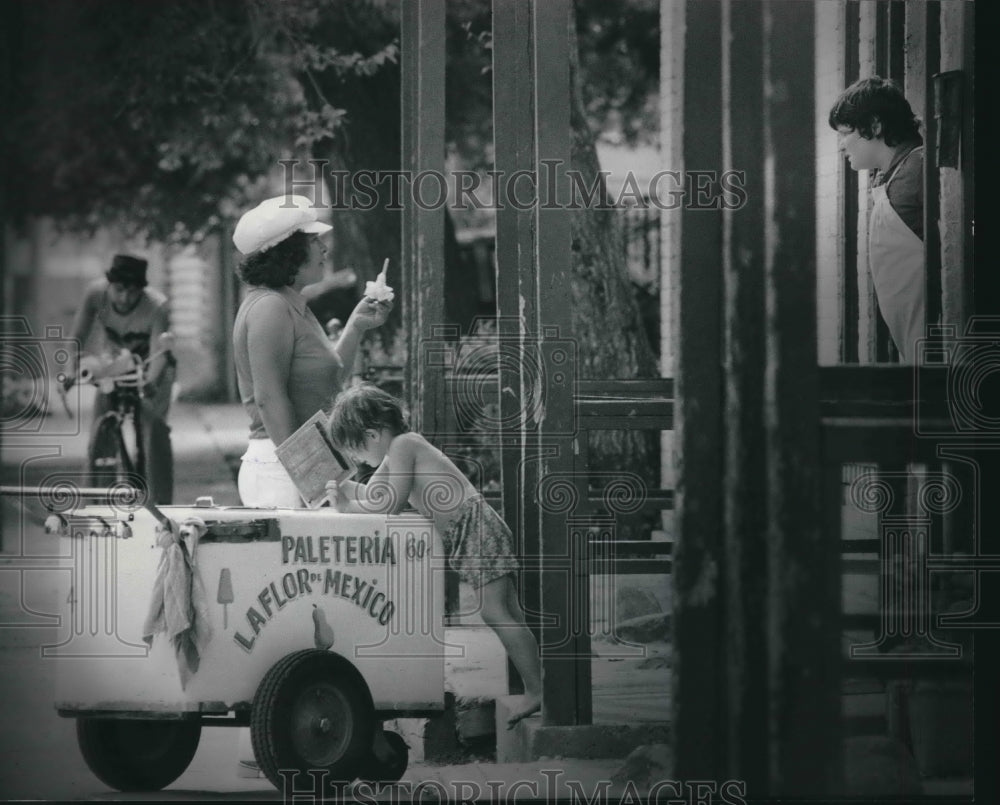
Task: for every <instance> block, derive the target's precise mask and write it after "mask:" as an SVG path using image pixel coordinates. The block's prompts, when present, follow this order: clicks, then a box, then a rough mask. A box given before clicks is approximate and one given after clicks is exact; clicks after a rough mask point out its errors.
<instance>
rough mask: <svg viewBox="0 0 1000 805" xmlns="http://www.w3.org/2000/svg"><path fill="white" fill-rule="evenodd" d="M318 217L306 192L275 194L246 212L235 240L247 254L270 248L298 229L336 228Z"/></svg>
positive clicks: (235, 233) (312, 231)
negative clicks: (295, 194) (290, 194)
mask: <svg viewBox="0 0 1000 805" xmlns="http://www.w3.org/2000/svg"><path fill="white" fill-rule="evenodd" d="M316 217H317V216H316V210H315V209H313V206H312V202H310V201H309V199H307V198H306V197H305V196H275V197H274V198H269V199H267V200H265V201H262V202H261V203H260V204H258V205H257V206H256V207H254V208H253V209H252V210H248V211H247V212H245V213H243V217H242V218H240V220H239V223H237V224H236V230H235V231H234V232H233V243H234V244H236V248H237V249H239V250H240V253H241V254H244V255H247V254H253V253H254V252H262V251H264V250H265V249H270V248H271V247H272V246H275V245H277V244H278V243H281V241H283V240H284V239H285V238H287V237H288V236H289V235H291V234H293V233H295V232H309V233H311V234H314V235H320V234H322V233H323V232H329V231H330V230H331V229H333V227H332V226H330V225H329V224H324V223H321V222H320V221H318V220H316Z"/></svg>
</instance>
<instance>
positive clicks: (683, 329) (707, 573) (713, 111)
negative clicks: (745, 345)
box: [672, 0, 726, 780]
mask: <svg viewBox="0 0 1000 805" xmlns="http://www.w3.org/2000/svg"><path fill="white" fill-rule="evenodd" d="M720 9H721V6H720V4H717V3H704V2H701V0H689V2H688V3H687V7H686V10H685V15H686V20H687V25H686V28H687V33H686V39H685V45H684V133H683V138H684V165H685V168H686V169H697V170H711V169H712V168H715V167H717V166H719V165H720V164H721V161H722V160H721V157H722V140H721V131H722V120H721V115H720V110H721V108H722V99H721V86H722V77H721V69H720V63H721V62H720V59H721V52H720V51H721V11H720ZM687 201H690V199H687ZM721 249H722V216H721V213H719V212H716V211H714V210H691V209H687V208H685V210H684V212H683V215H682V219H681V259H680V260H679V261H678V262H677V263H676V265H675V274H674V280H673V282H672V286H673V288H674V293H675V294H676V296H675V305H676V307H675V314H676V317H675V327H676V330H675V332H676V337H675V339H674V347H675V350H676V351H675V361H674V365H675V370H676V377H675V392H676V396H677V402H676V407H675V414H676V418H675V422H674V439H675V445H676V447H677V453H678V456H679V464H678V467H679V472H678V475H677V486H676V489H675V507H674V524H675V529H676V545H675V547H674V554H673V559H674V565H673V587H674V591H673V595H674V602H673V604H674V606H673V619H674V640H675V641H676V645H677V654H676V658H675V665H674V676H673V736H674V739H673V751H674V763H675V768H674V779H677V780H712V779H718V777H719V775H720V774H722V773H724V772H723V771H722V770H723V768H724V767H725V751H726V750H725V747H726V740H725V731H724V724H723V721H722V718H723V708H722V702H721V701H720V692H721V691H722V679H723V678H724V672H723V667H722V661H723V653H722V645H721V641H722V625H723V621H722V604H721V594H720V592H721V587H722V585H723V583H724V578H723V577H722V565H721V561H722V557H721V551H722V516H721V510H720V506H719V503H720V501H721V500H722V485H721V480H722V455H723V435H722V408H721V402H722V371H721V368H720V361H721V358H722V308H721V304H722V273H721V271H720V270H719V269H718V266H719V263H720V254H721Z"/></svg>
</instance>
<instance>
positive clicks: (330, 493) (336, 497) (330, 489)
mask: <svg viewBox="0 0 1000 805" xmlns="http://www.w3.org/2000/svg"><path fill="white" fill-rule="evenodd" d="M325 499H326V501H327V502H328V503H329V505H330V508H331V509H333V510H334V511H337V512H341V513H343V512H346V511H347V496H346V495H345V494H344V487H343V486H342V485H341V484H340V482H339V481H327V482H326V498H325Z"/></svg>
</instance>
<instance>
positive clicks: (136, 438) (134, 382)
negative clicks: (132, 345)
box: [59, 333, 173, 489]
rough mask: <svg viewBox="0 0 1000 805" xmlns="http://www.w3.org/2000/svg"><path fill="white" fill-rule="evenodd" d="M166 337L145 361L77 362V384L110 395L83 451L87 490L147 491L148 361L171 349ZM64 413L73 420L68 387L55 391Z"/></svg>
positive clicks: (121, 357) (124, 356) (124, 357)
mask: <svg viewBox="0 0 1000 805" xmlns="http://www.w3.org/2000/svg"><path fill="white" fill-rule="evenodd" d="M172 346H173V339H172V336H170V334H169V333H164V334H163V335H162V336H161V337H160V342H159V348H158V349H157V350H155V351H154V352H152V353H151V354H150V355H149V357H147V358H140V357H139V356H137V355H135V354H134V353H132V352H130V351H129V350H127V349H122V350H121V351H120V352H119V353H118V354H117V355H115V356H114V357H107V356H105V357H98V356H93V355H87V356H84V357H83V358H81V360H80V366H79V369H78V372H77V377H76V382H80V383H88V384H90V385H93V386H95V387H96V388H97V389H98V391H100V392H101V393H102V394H105V395H107V396H108V402H109V408H108V410H107V411H105V412H104V413H103V414H102V415H101V417H100V419H99V420H98V421H97V422H96V423H95V425H94V429H93V434H92V437H91V440H90V443H89V445H88V448H87V471H88V473H89V475H90V482H89V486H92V487H95V488H96V487H111V486H115V485H120V484H127V485H129V486H140V487H142V488H143V489H148V486H147V485H148V477H147V474H146V450H145V444H144V441H143V438H142V400H143V392H144V390H145V389H146V388H147V386H148V382H147V380H146V377H147V374H148V370H149V365H150V363H151V361H152V360H153V359H154V358H156V357H158V356H160V355H162V354H165V353H167V352H169V351H170V350H171V347H172ZM59 392H60V396H61V397H62V400H63V405H64V407H65V408H66V411H67V413H68V414H69V415H70V416H72V411H71V410H70V407H69V402H68V400H67V398H66V388H65V386H64V385H63V384H60V386H59Z"/></svg>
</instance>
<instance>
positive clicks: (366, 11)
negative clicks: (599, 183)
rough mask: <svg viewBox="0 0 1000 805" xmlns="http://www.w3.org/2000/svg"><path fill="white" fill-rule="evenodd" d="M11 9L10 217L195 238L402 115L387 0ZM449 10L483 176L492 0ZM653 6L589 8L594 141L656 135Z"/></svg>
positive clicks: (464, 152) (581, 25)
mask: <svg viewBox="0 0 1000 805" xmlns="http://www.w3.org/2000/svg"><path fill="white" fill-rule="evenodd" d="M11 9H13V11H11ZM56 9H57V10H58V13H53V12H54V11H55V10H56ZM5 12H6V18H7V20H8V22H9V23H10V24H9V25H8V26H6V27H7V32H6V38H7V44H8V46H9V47H8V49H9V50H10V52H11V55H10V57H9V61H10V64H12V65H15V69H14V74H13V75H12V76H11V81H10V82H9V86H8V89H7V94H8V96H9V97H10V98H11V100H12V102H11V103H10V104H9V105H10V107H11V108H10V110H9V114H8V118H7V121H6V122H7V125H6V126H5V127H4V133H3V135H2V136H3V140H4V143H3V144H4V147H5V151H6V153H7V155H8V159H9V168H10V170H9V173H10V178H9V180H8V183H7V186H6V192H7V194H8V195H7V198H6V199H5V202H6V203H5V206H6V207H7V208H8V209H9V210H10V212H11V214H12V215H13V216H14V219H15V223H16V222H18V221H21V222H23V221H24V220H26V219H27V218H29V217H31V216H34V215H48V216H52V217H54V218H56V219H57V220H58V221H59V222H61V223H62V224H63V225H64V226H66V227H68V228H73V229H83V230H94V229H96V228H98V227H100V226H103V225H108V224H117V225H119V226H121V227H123V228H124V229H125V230H126V231H128V232H130V233H144V234H146V235H147V236H150V237H152V238H156V239H161V240H168V241H169V240H171V239H176V238H183V239H190V238H192V237H194V238H197V237H199V236H200V235H202V234H204V233H205V232H207V231H210V230H211V229H213V228H214V227H215V226H216V225H217V224H218V223H219V221H220V220H221V217H222V216H224V215H227V214H230V215H231V214H232V213H233V212H234V211H237V210H239V209H242V208H245V207H246V206H247V204H248V202H249V201H251V200H256V198H258V197H259V196H260V195H261V193H262V188H261V185H262V183H264V182H265V181H266V177H267V175H268V173H269V172H271V171H273V170H274V169H275V166H276V164H277V161H278V160H279V159H282V158H288V157H306V158H308V157H309V156H312V155H313V154H314V153H315V154H316V155H318V156H322V155H323V154H322V151H323V150H324V149H325V148H328V147H329V143H330V142H331V141H332V140H334V139H335V138H337V137H350V127H351V117H352V115H353V116H354V117H358V116H360V115H361V114H363V113H365V112H366V109H367V112H368V113H369V114H370V113H371V112H372V111H373V110H372V107H375V106H379V105H382V106H383V107H384V108H382V109H381V110H380V111H379V112H378V115H379V116H382V117H387V118H394V119H398V106H397V105H396V104H393V103H387V101H390V100H391V99H390V98H389V97H388V96H387V95H386V94H385V90H386V89H388V88H398V60H399V42H398V30H399V28H398V26H399V19H398V13H399V10H398V3H395V2H389V0H338V2H336V3H330V2H324V0H214V1H213V0H169V2H136V1H135V0H74V2H66V3H60V4H58V5H53V4H51V3H38V2H33V0H14V2H12V3H10V4H8V8H7V9H6V10H5ZM447 12H448V16H447V26H448V28H447V36H448V69H447V73H446V76H447V79H446V81H447V83H446V103H447V110H448V116H447V131H446V137H447V139H448V141H449V143H450V144H451V148H452V149H453V151H454V152H455V153H456V154H457V155H459V157H460V159H461V161H462V162H463V163H464V164H465V165H466V166H471V167H480V168H482V167H487V166H488V165H489V164H490V163H491V162H492V119H491V111H492V109H491V103H492V81H493V79H494V77H493V76H492V74H491V69H490V65H491V46H492V39H491V4H490V0H449V2H448V5H447ZM656 12H657V3H656V0H628V2H624V3H623V2H620V1H619V0H615V2H610V0H577V29H578V33H579V35H580V37H581V54H582V57H581V69H582V70H583V72H584V74H585V80H584V82H583V87H584V92H585V99H584V100H585V106H586V110H587V113H588V116H589V117H590V118H591V124H592V127H593V128H594V129H595V130H596V131H603V130H607V129H608V128H609V127H610V128H619V129H620V130H621V132H622V133H623V136H624V137H625V138H626V139H628V140H635V139H636V138H638V137H639V136H640V135H641V133H642V132H643V131H646V130H655V114H654V112H655V108H654V107H653V106H651V105H650V104H651V102H650V100H649V99H650V98H653V97H655V84H656V79H657V70H658V39H657V33H656V31H657V19H656ZM387 70H388V71H389V73H387V72H386V71H387ZM390 74H391V75H390ZM380 76H384V77H383V78H379V77H380ZM373 81H374V83H372V82H373ZM358 136H360V137H364V136H365V135H364V134H361V133H359V135H358ZM350 152H351V149H350V148H348V149H347V150H346V153H348V154H350Z"/></svg>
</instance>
